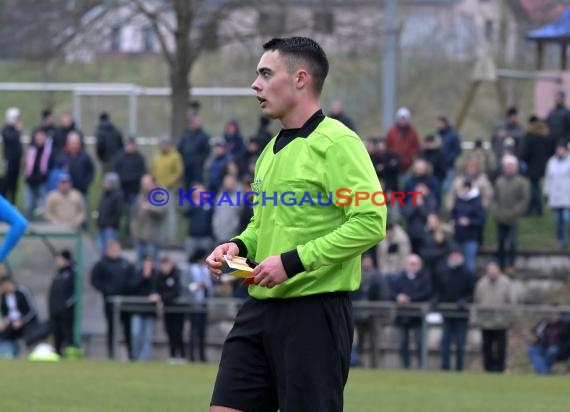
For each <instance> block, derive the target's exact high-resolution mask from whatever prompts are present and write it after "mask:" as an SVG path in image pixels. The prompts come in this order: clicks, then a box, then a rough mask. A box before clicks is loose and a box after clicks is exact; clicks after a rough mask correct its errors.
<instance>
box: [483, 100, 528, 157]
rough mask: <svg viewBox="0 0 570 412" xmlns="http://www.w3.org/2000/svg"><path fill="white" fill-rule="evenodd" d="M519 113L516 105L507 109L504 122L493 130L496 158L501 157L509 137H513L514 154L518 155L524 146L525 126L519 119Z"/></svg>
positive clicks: (493, 145) (492, 137) (492, 145)
mask: <svg viewBox="0 0 570 412" xmlns="http://www.w3.org/2000/svg"><path fill="white" fill-rule="evenodd" d="M518 115H519V112H518V109H517V108H516V107H510V108H509V109H508V110H507V114H506V116H505V121H504V123H502V124H500V125H499V126H497V127H496V128H495V130H494V131H493V135H492V136H491V147H492V149H493V152H494V153H495V158H496V159H500V158H501V157H502V151H503V145H504V141H505V139H507V138H508V137H510V138H512V139H513V143H514V153H513V154H514V155H515V156H517V157H518V156H519V154H520V152H519V151H520V149H521V147H522V143H523V139H524V134H525V133H524V128H523V127H522V126H521V124H520V123H519V121H518Z"/></svg>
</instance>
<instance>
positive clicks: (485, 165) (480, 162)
mask: <svg viewBox="0 0 570 412" xmlns="http://www.w3.org/2000/svg"><path fill="white" fill-rule="evenodd" d="M466 159H467V162H470V161H474V162H476V163H477V170H479V172H480V173H482V174H484V175H488V176H489V175H491V174H492V173H494V171H495V167H496V164H497V160H496V159H495V156H494V155H493V152H492V151H490V150H487V149H485V147H484V146H483V141H482V140H481V139H477V140H475V145H474V146H473V151H472V152H471V153H470V154H469V155H468V156H466ZM463 168H465V167H462V169H463Z"/></svg>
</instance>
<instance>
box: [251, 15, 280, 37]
mask: <svg viewBox="0 0 570 412" xmlns="http://www.w3.org/2000/svg"><path fill="white" fill-rule="evenodd" d="M257 26H258V30H259V34H261V35H263V36H274V35H279V34H282V33H283V32H284V31H285V13H283V12H280V11H260V12H259V15H258V20H257Z"/></svg>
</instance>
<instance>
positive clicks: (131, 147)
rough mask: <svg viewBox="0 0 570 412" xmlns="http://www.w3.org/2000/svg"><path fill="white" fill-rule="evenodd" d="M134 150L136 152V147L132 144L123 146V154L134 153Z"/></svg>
mask: <svg viewBox="0 0 570 412" xmlns="http://www.w3.org/2000/svg"><path fill="white" fill-rule="evenodd" d="M136 150H137V145H136V144H134V143H131V142H129V143H127V144H126V145H125V152H127V153H134V152H135V151H136Z"/></svg>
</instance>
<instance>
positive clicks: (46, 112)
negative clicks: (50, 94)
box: [42, 109, 51, 120]
mask: <svg viewBox="0 0 570 412" xmlns="http://www.w3.org/2000/svg"><path fill="white" fill-rule="evenodd" d="M50 116H51V110H50V109H44V110H42V119H43V120H45V119H47V118H48V117H50Z"/></svg>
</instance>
